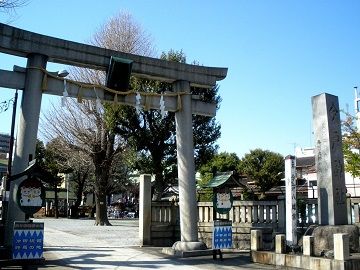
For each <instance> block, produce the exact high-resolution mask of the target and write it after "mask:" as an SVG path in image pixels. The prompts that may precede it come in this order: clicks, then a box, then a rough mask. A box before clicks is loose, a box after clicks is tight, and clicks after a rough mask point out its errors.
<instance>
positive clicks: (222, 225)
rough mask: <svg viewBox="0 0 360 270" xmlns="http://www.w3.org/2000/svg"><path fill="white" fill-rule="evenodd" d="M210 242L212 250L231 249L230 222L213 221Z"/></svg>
mask: <svg viewBox="0 0 360 270" xmlns="http://www.w3.org/2000/svg"><path fill="white" fill-rule="evenodd" d="M212 240H213V241H212V247H213V249H221V248H232V221H231V220H229V221H224V220H221V221H220V220H215V221H214V228H213V238H212Z"/></svg>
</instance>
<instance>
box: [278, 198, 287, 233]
mask: <svg viewBox="0 0 360 270" xmlns="http://www.w3.org/2000/svg"><path fill="white" fill-rule="evenodd" d="M277 199H278V201H279V204H278V232H279V233H285V226H286V210H285V196H284V195H280V196H278V197H277Z"/></svg>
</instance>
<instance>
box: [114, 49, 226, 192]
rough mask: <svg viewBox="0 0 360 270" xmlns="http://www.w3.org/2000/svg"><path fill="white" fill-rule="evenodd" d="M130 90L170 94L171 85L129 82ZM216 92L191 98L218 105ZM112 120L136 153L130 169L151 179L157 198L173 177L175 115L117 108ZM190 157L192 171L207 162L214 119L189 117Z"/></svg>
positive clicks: (177, 55)
mask: <svg viewBox="0 0 360 270" xmlns="http://www.w3.org/2000/svg"><path fill="white" fill-rule="evenodd" d="M161 59H163V60H168V61H175V62H180V63H185V62H186V57H185V54H184V53H183V52H182V51H174V50H171V51H170V52H168V53H163V54H162V55H161ZM131 88H132V90H133V91H139V92H145V91H146V92H155V93H164V92H169V91H172V84H169V83H164V82H157V81H150V80H146V79H139V78H132V79H131ZM217 91H218V88H217V87H214V88H213V89H198V88H192V89H191V92H192V94H200V98H201V99H202V100H205V101H209V102H216V101H220V98H219V97H218V96H217ZM113 114H114V117H113V118H112V119H116V128H115V131H116V132H117V134H119V135H120V136H121V137H122V138H123V139H124V140H125V141H126V142H128V144H129V146H130V147H131V148H132V149H134V150H135V151H136V152H137V160H136V162H135V163H134V165H133V169H136V170H138V171H139V172H140V173H151V174H154V175H155V195H156V197H157V199H159V198H160V196H161V193H162V192H163V190H164V189H165V188H166V186H167V184H168V183H171V182H173V181H175V178H176V176H177V165H176V164H177V162H176V154H177V153H176V141H175V139H176V134H175V114H174V113H170V112H169V113H168V114H167V115H166V116H165V117H164V118H162V117H161V113H160V111H159V110H147V111H146V110H143V111H141V112H140V113H139V114H138V113H136V110H135V109H134V108H132V107H128V106H121V107H120V108H119V109H118V110H116V111H114V112H113ZM193 134H194V155H195V164H196V168H198V167H199V166H200V165H202V164H204V163H205V162H207V161H208V160H209V159H210V158H211V157H212V156H213V154H214V153H215V152H216V150H217V146H216V145H215V141H216V140H217V139H218V138H219V137H220V125H219V124H218V123H217V122H216V121H215V119H214V118H209V117H204V116H194V117H193Z"/></svg>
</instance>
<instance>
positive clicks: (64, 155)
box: [46, 138, 94, 217]
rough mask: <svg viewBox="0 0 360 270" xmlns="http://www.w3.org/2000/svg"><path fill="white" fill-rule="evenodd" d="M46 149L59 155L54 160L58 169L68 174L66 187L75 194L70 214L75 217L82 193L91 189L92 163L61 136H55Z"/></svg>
mask: <svg viewBox="0 0 360 270" xmlns="http://www.w3.org/2000/svg"><path fill="white" fill-rule="evenodd" d="M46 149H47V150H48V151H50V152H53V153H56V156H58V157H60V158H58V159H57V160H56V162H57V164H58V167H59V170H60V172H62V173H65V174H67V175H68V177H69V178H68V179H67V181H68V183H67V188H69V187H70V189H71V191H72V192H73V193H74V194H75V197H76V199H75V202H74V204H73V205H68V207H71V210H72V211H71V216H72V217H77V215H78V211H79V206H80V204H81V201H82V198H83V194H84V193H85V192H86V191H87V190H89V189H93V188H92V187H90V186H91V182H90V179H91V177H92V176H93V172H94V169H93V167H94V166H93V164H92V161H91V159H90V158H89V156H88V155H86V154H85V153H84V152H83V151H79V150H77V149H76V147H73V146H72V145H70V144H68V143H67V142H66V141H64V140H63V139H61V138H55V139H53V140H52V141H50V142H49V143H48V144H47V145H46Z"/></svg>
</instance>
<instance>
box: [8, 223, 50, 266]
mask: <svg viewBox="0 0 360 270" xmlns="http://www.w3.org/2000/svg"><path fill="white" fill-rule="evenodd" d="M43 248H44V223H33V222H15V223H14V237H13V248H12V251H13V252H12V258H13V259H17V260H24V259H41V258H43Z"/></svg>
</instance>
